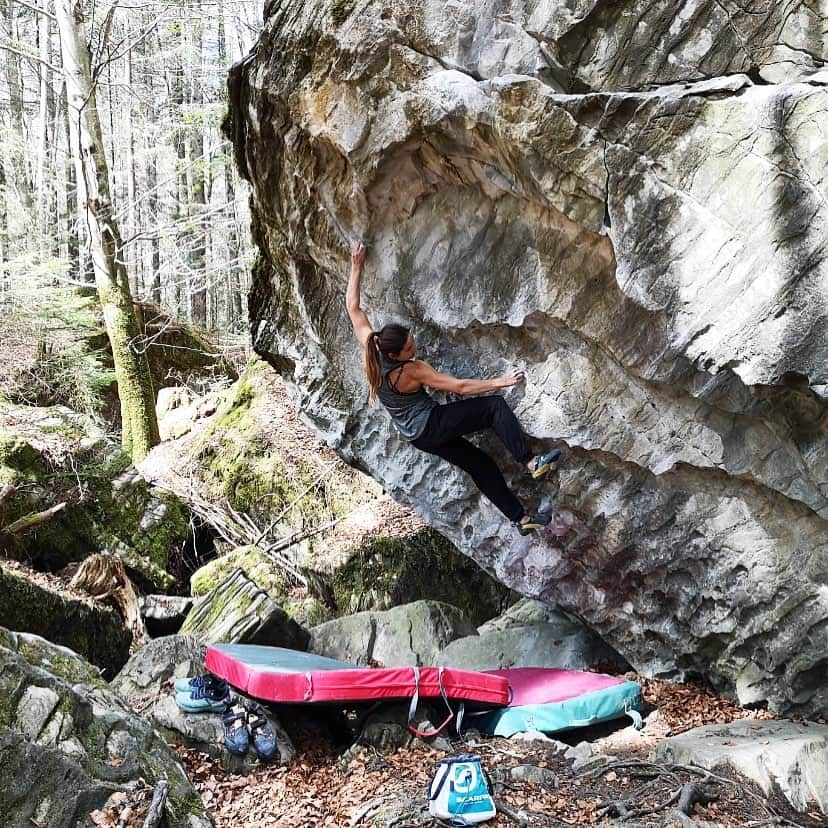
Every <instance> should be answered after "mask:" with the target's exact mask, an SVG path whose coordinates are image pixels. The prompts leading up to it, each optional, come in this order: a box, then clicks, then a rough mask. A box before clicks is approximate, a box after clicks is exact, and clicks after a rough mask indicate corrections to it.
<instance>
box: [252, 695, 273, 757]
mask: <svg viewBox="0 0 828 828" xmlns="http://www.w3.org/2000/svg"><path fill="white" fill-rule="evenodd" d="M245 709H246V710H247V712H248V714H251V715H252V716H253V717H255V718H250V717H248V720H247V723H248V725H249V727H250V736H251V738H252V739H253V749H254V750H255V751H256V756H258V757H259V761H260V762H270V760H271V759H273V757H274V756H277V755H278V753H279V751H278V749H277V745H276V734H275V733H274V732H273V728H272V727H271V726H270V722H268V720H267V718H266V717H265V714H264V710H262V708H261V707H260V706H259V705H258V704H250V705H245Z"/></svg>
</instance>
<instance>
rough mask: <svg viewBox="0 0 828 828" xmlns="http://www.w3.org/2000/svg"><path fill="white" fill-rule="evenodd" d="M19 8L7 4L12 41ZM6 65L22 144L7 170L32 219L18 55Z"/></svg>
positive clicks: (14, 120)
mask: <svg viewBox="0 0 828 828" xmlns="http://www.w3.org/2000/svg"><path fill="white" fill-rule="evenodd" d="M17 8H19V7H18V6H17V4H16V3H15V0H6V27H7V31H8V33H9V37H10V38H11V39H13V40H14V39H16V26H15V22H16V19H17V15H16V10H17ZM4 62H5V64H6V84H7V85H8V91H9V104H8V105H9V114H10V115H11V132H12V134H13V135H16V136H17V138H18V141H19V146H17V147H15V148H14V149H13V150H12V153H11V158H10V161H11V170H7V171H6V174H7V175H8V173H9V172H11V173H12V176H11V186H12V187H13V188H14V190H15V191H16V193H17V197H18V198H19V199H20V204H21V206H22V208H23V211H24V212H25V213H27V214H28V216H31V213H32V208H33V206H34V202H33V198H32V182H31V179H30V177H29V170H28V168H27V164H26V157H25V155H24V153H23V148H24V147H25V146H26V121H25V114H24V111H23V85H22V83H21V78H20V66H19V59H18V57H17V55H13V54H6V55H5V56H4Z"/></svg>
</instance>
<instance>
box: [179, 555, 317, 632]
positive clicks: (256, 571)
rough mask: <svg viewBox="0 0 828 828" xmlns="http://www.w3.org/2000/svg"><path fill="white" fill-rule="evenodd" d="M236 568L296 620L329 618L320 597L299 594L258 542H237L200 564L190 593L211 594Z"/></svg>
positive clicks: (311, 622)
mask: <svg viewBox="0 0 828 828" xmlns="http://www.w3.org/2000/svg"><path fill="white" fill-rule="evenodd" d="M235 570H239V571H241V572H242V573H243V576H244V577H245V578H246V579H247V580H248V581H250V582H251V583H252V584H255V586H256V587H257V588H258V589H259V590H261V591H262V592H264V593H266V594H267V596H268V598H270V600H271V601H272V602H273V603H274V604H275V605H277V606H279V607H281V608H282V609H283V610H284V611H285V612H286V613H287V614H288V615H289V616H290V617H291V618H292V619H293V620H294V621H296V623H297V624H299V625H301V626H303V627H312V626H313V625H314V624H320V623H322V622H323V621H327V620H328V619H329V618H330V615H331V613H330V611H329V610H328V609H327V607H325V605H324V604H322V603H321V602H320V601H319V600H318V599H316V598H314V597H313V596H311V595H309V594H307V592H305V593H303V594H301V595H299V596H297V595H296V589H295V584H293V583H291V580H290V578H289V577H288V576H287V574H286V573H285V570H284V567H282V566H280V565H279V564H278V563H277V562H276V561H275V560H274V559H273V558H272V557H268V556H267V555H265V554H264V552H262V550H261V549H259V548H258V547H257V546H252V545H248V546H238V547H236V548H235V549H231V550H230V551H229V552H226V553H225V554H223V555H220V556H219V557H218V558H214V559H213V560H212V561H209V562H208V563H206V564H204V566H202V567H199V569H197V570H196V571H195V572H194V573H193V574H192V575H191V576H190V593H191V594H192V595H193V596H195V597H196V598H200V597H202V596H204V595H207V594H209V593H210V592H212V591H213V590H215V589H216V587H218V585H219V584H220V583H221V582H222V581H224V580H225V579H226V578H228V577H230V576H231V575H232V574H233V572H234V571H235Z"/></svg>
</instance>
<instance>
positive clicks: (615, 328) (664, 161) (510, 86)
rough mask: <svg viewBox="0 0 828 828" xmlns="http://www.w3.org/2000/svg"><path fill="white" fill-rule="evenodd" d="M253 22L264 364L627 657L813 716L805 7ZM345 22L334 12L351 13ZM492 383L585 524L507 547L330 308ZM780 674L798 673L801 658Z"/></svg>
mask: <svg viewBox="0 0 828 828" xmlns="http://www.w3.org/2000/svg"><path fill="white" fill-rule="evenodd" d="M353 9H354V6H353V5H352V4H350V3H341V4H340V3H335V4H332V3H330V2H329V0H309V2H301V3H300V2H299V0H287V2H282V3H278V4H270V5H269V6H267V15H266V18H267V19H266V21H265V27H264V33H263V35H262V38H261V40H260V42H259V44H258V48H257V50H256V51H255V52H254V53H253V54H251V56H250V57H249V58H248V59H247V60H245V61H244V62H243V63H240V64H238V65H237V66H236V67H235V68H234V70H233V71H232V76H231V89H232V95H231V99H232V100H231V112H230V118H229V132H230V133H231V135H232V138H233V140H234V144H235V151H236V158H237V160H238V163H239V167H240V169H241V171H242V174H244V175H246V176H247V178H248V179H249V181H250V184H251V209H252V212H253V215H254V222H253V227H254V231H255V232H254V237H255V241H256V243H257V244H258V247H259V260H258V263H257V266H256V268H255V270H254V276H253V283H252V288H251V294H250V302H249V307H250V317H251V331H252V334H253V342H254V347H255V349H256V351H257V353H259V354H260V355H261V356H263V357H264V358H265V359H267V360H268V361H269V362H270V363H271V364H272V365H273V366H274V367H276V368H277V370H279V371H280V373H282V375H283V376H284V377H285V379H286V383H287V387H288V390H289V393H290V395H291V397H292V399H293V402H294V405H295V407H296V408H297V409H298V410H301V412H302V416H303V418H304V419H305V421H307V422H308V423H310V424H311V425H312V426H313V427H314V428H315V430H316V431H317V432H318V433H319V434H320V435H321V436H322V437H323V438H324V439H325V441H326V442H327V444H328V445H330V446H331V447H333V448H335V449H336V450H337V451H338V452H339V453H340V454H341V455H342V456H343V457H344V458H346V459H348V460H349V461H351V462H353V463H355V464H357V465H358V466H359V467H360V468H362V469H365V470H366V471H368V472H369V473H370V474H371V475H372V476H373V477H374V478H375V479H376V480H378V481H379V482H380V483H381V484H382V486H383V488H384V489H385V490H386V491H387V492H388V493H389V494H391V495H392V496H393V497H394V498H395V499H397V500H399V501H400V502H402V503H404V504H406V505H410V506H412V507H413V508H414V509H415V510H416V511H417V512H418V513H419V514H420V515H421V516H422V517H423V518H424V519H425V520H426V521H427V522H428V523H429V524H430V525H431V526H433V527H435V528H436V529H437V530H438V531H440V532H442V533H443V534H445V535H446V536H447V537H448V538H449V539H450V540H451V541H452V542H453V543H454V544H455V545H456V546H457V547H458V548H459V549H460V550H461V551H462V552H464V553H466V554H467V555H469V556H470V557H472V558H474V559H475V560H476V561H477V562H478V563H479V564H480V565H481V566H482V567H483V568H484V569H485V570H486V571H488V572H490V573H492V574H494V575H495V576H496V577H497V578H498V579H499V580H501V581H502V582H503V583H504V584H506V585H507V586H509V587H511V588H513V589H515V590H517V591H519V592H520V593H522V594H523V595H526V596H528V597H534V598H539V599H541V600H543V601H545V602H546V603H549V604H550V605H553V606H559V607H561V608H562V609H564V610H566V611H571V612H573V613H575V614H577V615H578V616H579V617H582V618H584V619H585V621H586V622H587V623H588V624H589V625H590V627H591V628H592V629H594V630H595V631H596V632H597V633H598V634H599V635H600V636H601V637H602V638H603V639H604V640H605V641H606V642H607V643H608V644H609V645H610V646H612V647H614V648H615V649H616V650H618V651H619V652H621V653H622V654H623V655H624V657H625V658H627V660H628V661H629V662H630V663H631V664H632V665H633V666H634V667H635V668H636V669H637V670H639V671H642V672H647V673H650V674H657V675H666V676H673V677H680V676H683V675H693V674H699V673H702V674H704V675H706V676H708V677H709V678H710V680H711V681H712V682H713V683H714V685H715V686H716V687H717V688H718V689H719V690H722V691H725V692H728V693H731V694H733V695H735V696H736V697H738V699H739V700H740V701H741V702H743V703H767V704H768V705H769V706H770V707H772V708H773V709H775V710H784V711H789V712H790V713H797V714H806V715H807V714H817V713H820V712H822V713H823V714H825V713H826V712H828V687H827V686H826V683H825V682H824V680H823V678H822V677H823V676H824V674H825V670H826V667H827V666H828V656H826V653H828V625H826V619H828V589H826V585H827V584H828V565H827V564H826V561H828V523H826V518H828V477H827V476H826V475H828V462H826V461H827V460H828V417H827V416H826V412H828V407H827V406H828V402H826V396H828V338H827V337H826V324H825V318H826V300H825V297H826V295H828V290H826V284H827V282H826V280H828V256H826V248H825V237H826V227H828V208H827V207H826V199H825V195H824V194H825V192H826V181H828V132H827V131H826V129H825V123H826V117H827V116H828V95H826V85H828V72H826V71H825V70H824V69H822V66H823V65H824V63H825V61H826V59H828V49H826V40H825V38H824V28H825V21H826V14H825V10H824V4H820V3H761V4H760V3H753V2H751V3H748V4H741V6H737V5H734V4H730V5H728V4H724V3H721V2H719V0H700V2H697V3H694V4H692V8H691V6H690V5H689V4H684V5H683V6H681V12H680V13H677V10H678V9H679V5H678V4H671V3H661V2H659V3H655V2H651V0H623V2H617V3H608V2H598V1H597V0H584V2H580V0H579V2H577V3H572V2H567V3H564V2H560V3H537V2H528V1H527V0H520V1H519V2H509V3H505V2H502V0H496V1H495V2H487V3H478V2H473V1H472V0H458V2H456V3H453V4H452V6H451V13H450V14H447V13H446V11H445V9H446V6H445V4H444V3H442V2H438V0H425V2H420V0H418V2H413V0H400V2H395V3H393V4H389V3H387V2H381V0H366V2H361V3H359V4H358V11H353ZM352 12H353V13H352ZM360 239H366V240H368V241H369V242H370V246H369V247H368V257H367V261H366V266H365V275H364V277H363V285H362V287H363V296H362V298H363V307H364V308H365V309H366V311H367V313H368V316H369V319H370V321H371V324H372V326H373V327H374V328H375V329H379V328H380V327H382V326H383V325H384V324H385V323H387V322H390V321H397V320H398V321H401V322H403V323H404V324H407V325H411V326H412V329H413V332H414V335H415V337H416V341H417V346H418V352H419V353H420V354H422V355H423V356H424V357H425V358H426V359H428V361H429V362H430V363H432V364H433V365H435V366H436V367H438V368H439V369H440V370H443V371H446V372H448V373H452V374H454V375H456V376H461V377H469V376H481V375H485V376H494V375H497V374H502V373H504V372H505V371H506V370H507V369H508V368H509V367H510V366H519V367H520V368H521V369H522V370H523V371H524V372H525V376H526V381H525V382H524V383H521V384H520V385H519V386H516V387H514V388H513V389H511V390H509V391H508V392H506V396H507V398H508V401H509V403H510V405H511V406H512V408H513V409H514V410H515V411H516V412H517V415H518V417H519V419H520V421H521V422H522V423H523V425H524V426H525V427H526V428H527V430H528V431H529V433H530V436H531V437H532V438H534V439H535V440H536V444H537V445H543V446H550V445H553V444H560V442H563V443H564V444H565V446H566V447H567V450H566V451H565V453H564V457H563V461H562V463H561V464H560V471H559V473H558V475H557V476H556V477H555V478H554V479H552V480H550V481H548V482H547V483H545V484H544V485H543V488H540V489H539V487H538V485H537V483H536V482H534V481H532V480H531V479H529V478H528V477H527V475H525V473H524V472H523V470H522V469H521V468H520V466H519V465H518V464H516V463H514V462H513V460H512V458H511V457H510V456H508V454H507V452H506V451H505V450H504V449H503V447H502V446H500V445H499V443H498V442H497V441H496V440H495V439H493V438H491V437H490V436H489V435H486V436H481V437H480V438H476V439H478V440H479V442H480V443H481V445H483V446H484V447H485V448H486V449H487V450H490V451H492V452H493V453H494V455H495V458H496V460H497V462H498V463H499V464H500V466H501V467H502V468H503V469H504V470H505V473H506V475H507V477H508V479H509V482H510V484H511V485H512V487H513V488H514V489H515V491H516V492H517V494H518V495H519V497H520V498H521V499H522V500H523V501H524V502H525V503H526V504H527V506H529V507H531V508H534V507H535V506H536V505H537V504H539V503H540V505H543V506H546V505H550V504H552V503H554V504H556V505H559V506H561V507H563V508H565V509H568V510H570V511H571V512H573V513H574V514H575V515H576V517H577V523H576V526H575V529H574V531H572V532H570V533H569V534H568V535H566V536H564V537H562V538H556V537H552V536H550V534H548V533H539V534H537V535H535V536H532V537H527V538H521V537H518V536H517V535H516V534H515V531H514V528H513V527H512V526H511V525H510V524H509V521H508V520H506V519H505V518H504V517H503V515H501V514H500V513H499V512H498V511H497V510H496V509H495V508H494V507H493V506H492V505H491V504H490V503H488V502H487V501H486V500H485V499H484V498H483V497H482V495H480V493H479V492H478V491H477V489H476V487H475V486H474V485H473V483H472V481H471V480H470V479H469V477H468V476H466V475H464V474H462V473H461V472H459V471H458V470H456V469H452V468H450V467H449V466H447V465H446V464H445V463H444V462H443V461H442V460H440V459H439V458H437V457H435V456H433V455H427V454H424V453H422V452H418V451H417V450H416V449H415V448H413V447H411V446H410V445H407V444H406V443H405V442H404V441H402V440H400V439H399V438H398V437H397V436H396V435H395V433H394V431H393V429H392V427H391V425H390V423H389V420H388V416H387V414H386V412H385V411H383V410H382V409H381V408H377V409H374V408H372V407H371V406H370V404H369V402H368V399H367V393H366V382H365V379H364V376H363V373H362V368H361V365H362V358H361V347H360V345H359V344H358V343H357V342H356V341H355V340H354V337H353V332H352V328H351V324H350V322H349V319H348V316H347V314H346V313H345V311H344V308H343V295H344V293H345V287H346V281H347V274H348V271H349V247H350V246H351V245H353V244H354V243H355V242H357V241H358V240H360ZM792 656H795V657H792Z"/></svg>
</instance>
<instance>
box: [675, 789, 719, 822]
mask: <svg viewBox="0 0 828 828" xmlns="http://www.w3.org/2000/svg"><path fill="white" fill-rule="evenodd" d="M718 798H719V795H718V793H716V790H715V789H714V788H713V787H712V786H711V785H708V784H705V781H701V782H688V783H687V784H686V785H682V788H681V795H680V796H679V801H678V810H680V811H682V812H683V813H685V814H687V815H688V816H689V815H690V814H691V813H692V812H693V806H694V805H695V804H696V803H697V802H698V804H699V805H708V804H709V803H711V802H715V801H716V800H717V799H718Z"/></svg>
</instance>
